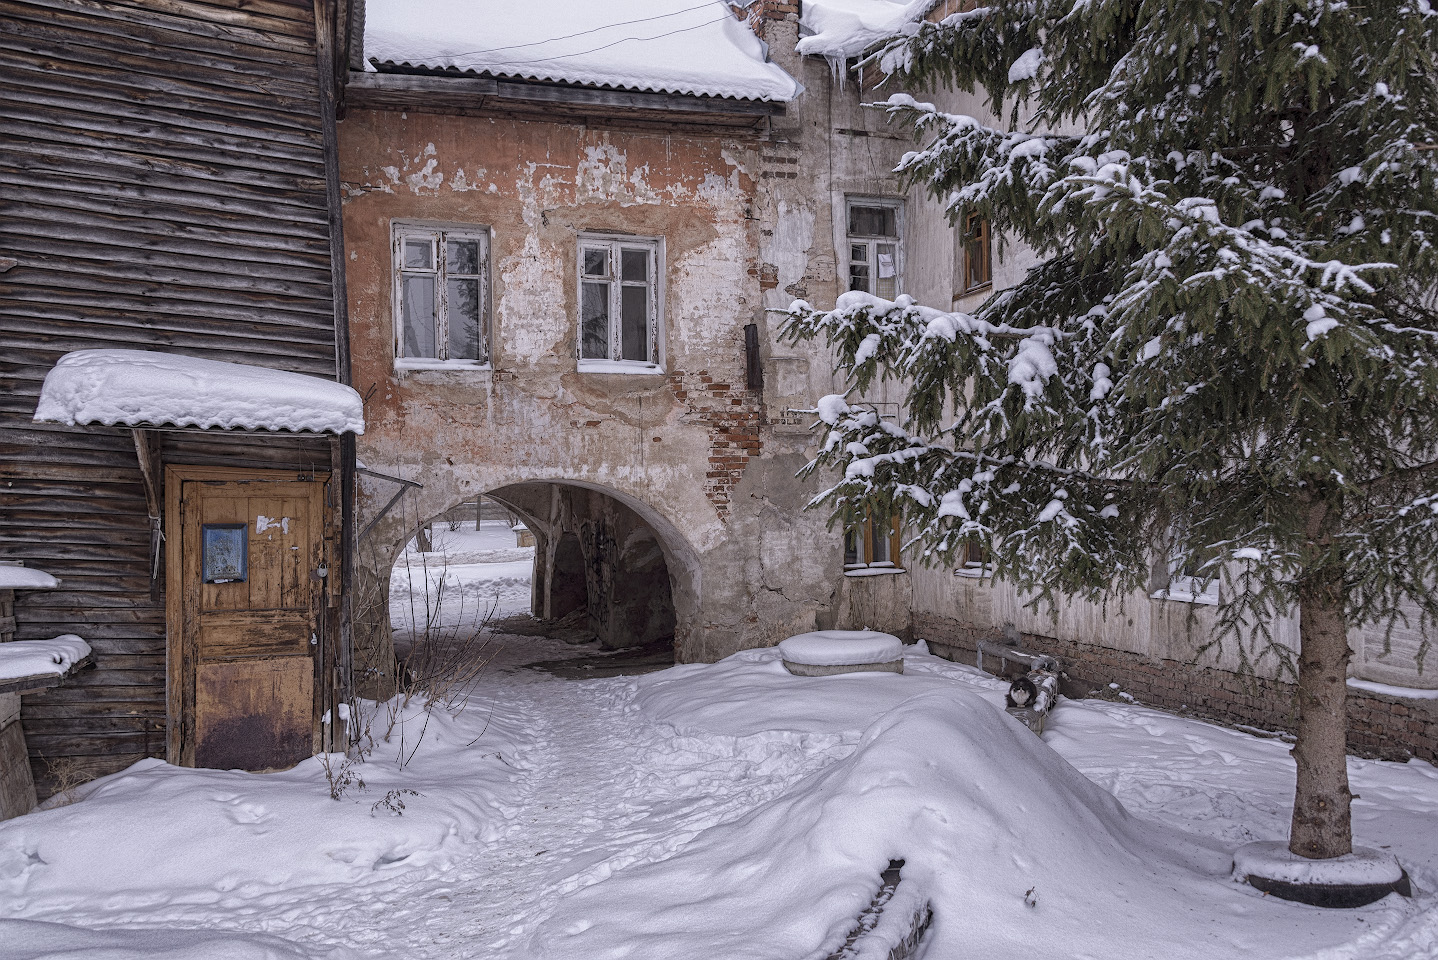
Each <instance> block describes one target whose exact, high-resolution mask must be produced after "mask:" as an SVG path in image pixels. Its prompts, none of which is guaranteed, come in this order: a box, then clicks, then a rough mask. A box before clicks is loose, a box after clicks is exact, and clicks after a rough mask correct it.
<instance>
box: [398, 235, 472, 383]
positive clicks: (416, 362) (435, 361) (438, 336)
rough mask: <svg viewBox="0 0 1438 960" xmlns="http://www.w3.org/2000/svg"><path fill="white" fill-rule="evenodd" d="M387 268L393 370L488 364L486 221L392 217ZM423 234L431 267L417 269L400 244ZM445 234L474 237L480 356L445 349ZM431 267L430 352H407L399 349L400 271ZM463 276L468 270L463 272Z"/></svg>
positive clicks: (402, 273) (455, 237) (401, 332)
mask: <svg viewBox="0 0 1438 960" xmlns="http://www.w3.org/2000/svg"><path fill="white" fill-rule="evenodd" d="M390 227H391V231H390V232H391V238H390V273H391V279H392V283H391V297H392V300H393V306H394V310H393V318H392V319H393V323H394V337H393V344H392V345H393V349H394V365H395V369H396V370H434V369H440V370H445V369H484V370H487V369H489V366H490V357H491V354H492V351H493V346H492V344H491V343H490V336H489V333H490V316H491V304H492V297H491V293H490V277H491V274H492V271H491V270H490V240H491V231H490V229H489V227H486V226H483V225H479V224H461V223H435V222H431V221H406V220H396V221H393V222H392V223H391V225H390ZM413 240H428V241H429V242H430V244H431V262H432V263H433V264H434V268H433V270H432V271H421V270H418V269H411V268H406V267H404V244H405V242H406V241H413ZM446 240H474V241H477V242H478V243H479V273H478V274H477V275H476V279H478V281H479V328H480V354H481V355H480V356H478V357H458V358H453V359H451V358H450V357H448V356H446V355H445V354H447V353H448V351H449V284H448V283H446V282H445V281H446V279H447V277H448V268H447V265H446V263H445V258H444V255H443V253H444V243H445V241H446ZM430 272H432V273H433V276H434V278H435V338H434V339H435V352H436V353H438V354H440V356H435V357H406V356H405V355H404V277H405V274H410V275H414V274H416V273H430ZM465 276H466V277H468V276H469V275H465Z"/></svg>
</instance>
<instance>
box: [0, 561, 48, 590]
mask: <svg viewBox="0 0 1438 960" xmlns="http://www.w3.org/2000/svg"><path fill="white" fill-rule="evenodd" d="M59 585H60V581H59V580H56V579H55V578H54V577H52V576H50V574H48V573H46V572H45V571H44V570H36V569H34V568H33V567H17V566H14V565H12V564H8V563H0V590H54V589H55V588H56V587H58V586H59Z"/></svg>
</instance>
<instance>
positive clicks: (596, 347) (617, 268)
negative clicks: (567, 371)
mask: <svg viewBox="0 0 1438 960" xmlns="http://www.w3.org/2000/svg"><path fill="white" fill-rule="evenodd" d="M662 253H663V249H662V242H661V241H659V240H648V239H638V238H634V237H603V236H583V237H580V239H579V257H578V261H579V278H578V280H579V369H580V370H581V371H584V372H591V373H663V372H664V370H663V366H662V359H661V348H662V346H663V343H662V338H661V329H662V324H661V322H660V309H659V306H660V303H661V290H660V273H661V265H662Z"/></svg>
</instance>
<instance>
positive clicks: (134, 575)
mask: <svg viewBox="0 0 1438 960" xmlns="http://www.w3.org/2000/svg"><path fill="white" fill-rule="evenodd" d="M318 64H319V60H318V59H317V57H316V30H315V13H314V6H313V5H312V2H311V0H299V2H295V3H289V2H285V0H234V2H230V3H224V2H219V0H217V2H211V3H206V2H199V0H0V258H7V259H8V260H13V261H14V265H13V266H10V267H9V269H8V270H5V271H4V272H3V273H0V559H13V560H23V561H25V563H26V564H27V565H30V566H34V567H39V568H41V569H44V570H47V571H49V572H51V573H53V574H55V575H56V576H58V577H60V578H61V579H62V580H63V584H62V587H61V589H59V590H57V591H52V592H48V593H47V592H43V591H32V592H27V593H22V594H21V595H20V596H19V598H18V600H17V603H16V605H15V616H16V631H17V638H20V639H26V638H35V637H49V636H55V635H56V634H60V633H77V634H79V635H81V636H83V637H85V638H86V639H87V640H89V641H90V643H91V645H92V647H94V649H95V651H96V654H97V660H98V666H97V668H96V669H95V670H93V671H89V672H86V673H85V674H83V675H81V676H80V677H79V678H77V679H76V680H74V681H71V682H70V683H69V684H67V685H66V686H64V687H61V688H59V689H56V690H54V691H51V692H48V693H46V694H43V695H39V696H33V697H27V698H26V700H25V703H24V709H23V711H22V718H23V722H24V724H25V729H26V735H27V739H28V742H29V744H30V750H31V755H32V761H33V764H32V765H33V767H34V772H35V776H36V780H37V786H38V787H39V790H40V794H41V796H42V797H43V796H45V795H47V794H49V793H51V792H53V791H54V790H55V789H56V788H57V787H59V786H61V783H60V779H61V778H62V777H66V776H68V777H76V776H78V777H89V776H94V775H98V774H103V773H108V772H111V771H113V770H116V769H120V768H122V767H124V766H126V765H127V764H129V763H131V762H133V761H134V760H136V759H138V758H140V757H144V756H164V748H165V691H164V676H165V669H164V666H165V665H164V657H165V640H164V637H165V624H164V601H163V597H159V598H157V599H155V598H152V594H151V576H150V573H151V571H150V550H149V546H150V535H149V526H148V521H147V519H146V508H145V496H144V492H143V489H142V486H141V479H140V473H139V469H138V465H137V460H136V454H135V447H134V443H133V440H132V437H131V435H130V432H129V431H128V430H120V429H106V428H73V429H72V428H62V427H54V426H41V425H37V424H34V423H32V422H31V416H32V414H33V412H34V409H35V402H36V399H37V396H38V394H39V389H40V383H41V380H42V379H43V378H44V375H45V373H46V371H48V370H49V369H50V367H51V366H53V364H54V363H55V361H56V359H58V358H59V357H60V356H61V355H62V354H64V353H65V352H67V351H70V350H78V349H84V348H89V347H134V348H159V349H166V350H172V351H175V352H179V353H185V354H190V355H195V356H205V357H211V358H214V359H222V360H236V361H241V362H246V363H255V364H263V365H265V366H271V367H276V368H281V369H286V370H293V371H297V372H301V373H308V374H315V375H318V376H323V377H327V378H334V377H335V376H336V372H337V361H336V325H335V300H334V296H333V290H332V277H331V262H332V261H331V246H330V244H331V232H330V224H331V212H330V209H329V206H328V202H327V194H326V181H325V177H326V163H325V159H326V157H325V129H324V128H325V122H324V117H325V113H324V110H323V109H322V104H321V99H320V98H321V92H320V90H321V78H320V76H319V68H318ZM5 266H7V263H5V262H0V269H3V268H4V267H5ZM162 449H163V452H164V456H165V458H166V459H167V460H169V461H170V462H211V463H237V464H238V463H246V462H247V463H250V464H253V465H267V466H294V467H297V468H301V469H303V468H305V467H306V466H307V465H309V466H315V467H318V468H319V469H321V470H323V469H327V468H328V464H329V452H328V445H327V442H326V441H323V440H309V441H305V440H299V439H290V440H284V441H281V440H270V439H267V438H244V437H234V436H228V435H224V434H219V435H215V434H213V433H210V434H207V435H204V436H200V437H194V436H182V435H179V434H166V435H165V439H164V441H163V445H162ZM161 583H163V579H162V580H161Z"/></svg>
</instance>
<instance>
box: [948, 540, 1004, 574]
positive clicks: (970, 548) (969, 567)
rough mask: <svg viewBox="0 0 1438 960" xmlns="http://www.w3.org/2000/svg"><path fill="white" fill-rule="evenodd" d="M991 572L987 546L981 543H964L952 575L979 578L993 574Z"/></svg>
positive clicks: (992, 569) (991, 561)
mask: <svg viewBox="0 0 1438 960" xmlns="http://www.w3.org/2000/svg"><path fill="white" fill-rule="evenodd" d="M993 573H994V564H993V558H992V557H990V556H989V548H988V547H986V546H984V545H983V544H981V543H972V542H970V543H965V544H964V549H963V552H962V553H960V554H959V565H958V566H957V567H955V568H954V576H956V577H975V578H980V577H989V576H993Z"/></svg>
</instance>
